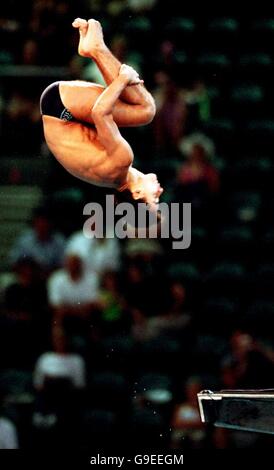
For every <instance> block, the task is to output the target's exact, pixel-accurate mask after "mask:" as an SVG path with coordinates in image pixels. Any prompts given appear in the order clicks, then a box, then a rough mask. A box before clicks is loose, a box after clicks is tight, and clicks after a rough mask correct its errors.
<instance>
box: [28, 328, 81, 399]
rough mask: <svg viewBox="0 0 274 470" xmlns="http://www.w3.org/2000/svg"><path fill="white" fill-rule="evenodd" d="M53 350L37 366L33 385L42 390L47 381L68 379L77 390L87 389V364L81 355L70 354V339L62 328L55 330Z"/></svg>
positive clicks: (39, 359)
mask: <svg viewBox="0 0 274 470" xmlns="http://www.w3.org/2000/svg"><path fill="white" fill-rule="evenodd" d="M52 342H53V350H52V351H50V352H45V353H44V354H42V355H41V356H40V357H39V358H38V360H37V362H36V365H35V369H34V373H33V383H34V387H35V389H36V390H38V391H39V390H42V389H43V387H44V386H45V384H46V382H47V380H51V379H68V380H69V381H70V382H71V384H72V385H73V386H74V387H75V388H76V389H81V388H84V387H85V384H86V379H85V363H84V360H83V358H82V357H81V356H80V355H79V354H75V353H72V352H70V350H69V344H68V339H67V338H66V336H65V335H64V333H63V331H62V330H60V328H58V327H56V328H54V329H53V335H52Z"/></svg>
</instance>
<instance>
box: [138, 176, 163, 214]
mask: <svg viewBox="0 0 274 470" xmlns="http://www.w3.org/2000/svg"><path fill="white" fill-rule="evenodd" d="M141 184H142V192H143V194H144V200H145V202H146V203H147V204H149V205H151V206H155V208H157V205H158V204H159V197H160V196H161V194H162V192H163V188H161V186H160V183H159V182H158V179H157V176H156V175H155V174H154V173H148V174H147V175H144V177H143V179H142V183H141Z"/></svg>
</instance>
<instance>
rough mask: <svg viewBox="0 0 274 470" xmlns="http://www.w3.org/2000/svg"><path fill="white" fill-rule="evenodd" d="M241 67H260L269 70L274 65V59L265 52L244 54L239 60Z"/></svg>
mask: <svg viewBox="0 0 274 470" xmlns="http://www.w3.org/2000/svg"><path fill="white" fill-rule="evenodd" d="M239 65H240V66H241V67H260V68H262V67H263V68H268V67H271V66H272V65H273V61H272V57H271V56H270V55H269V54H267V53H264V52H257V53H249V54H243V55H241V56H240V58H239Z"/></svg>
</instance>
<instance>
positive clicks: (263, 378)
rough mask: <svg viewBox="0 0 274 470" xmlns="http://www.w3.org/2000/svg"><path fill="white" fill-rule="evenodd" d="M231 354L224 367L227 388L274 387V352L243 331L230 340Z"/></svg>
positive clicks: (234, 334) (225, 360) (224, 381)
mask: <svg viewBox="0 0 274 470" xmlns="http://www.w3.org/2000/svg"><path fill="white" fill-rule="evenodd" d="M230 346H231V352H230V354H229V356H227V357H226V358H224V361H223V365H222V377H223V383H224V386H225V387H226V388H230V387H231V386H233V388H234V387H235V388H258V387H259V388H267V387H271V386H272V375H273V372H274V351H273V349H272V347H270V346H266V345H265V344H263V342H262V341H258V340H256V339H255V338H253V337H252V336H251V335H249V334H248V333H246V332H243V331H235V332H234V333H233V334H232V336H231V338H230Z"/></svg>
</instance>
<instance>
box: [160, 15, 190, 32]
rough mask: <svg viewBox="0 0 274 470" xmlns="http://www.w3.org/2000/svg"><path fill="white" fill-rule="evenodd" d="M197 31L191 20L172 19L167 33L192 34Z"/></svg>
mask: <svg viewBox="0 0 274 470" xmlns="http://www.w3.org/2000/svg"><path fill="white" fill-rule="evenodd" d="M195 29H196V24H195V22H194V21H193V20H192V19H191V18H182V17H179V18H171V19H170V20H169V21H168V22H167V24H166V26H165V30H166V31H167V32H173V33H178V34H180V33H184V34H192V33H193V32H194V31H195Z"/></svg>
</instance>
